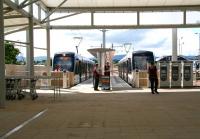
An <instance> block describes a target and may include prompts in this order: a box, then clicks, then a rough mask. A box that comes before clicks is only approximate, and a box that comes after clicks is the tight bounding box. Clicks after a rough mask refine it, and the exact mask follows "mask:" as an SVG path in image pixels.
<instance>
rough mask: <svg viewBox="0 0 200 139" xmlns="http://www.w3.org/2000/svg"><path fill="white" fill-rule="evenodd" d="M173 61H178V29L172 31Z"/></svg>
mask: <svg viewBox="0 0 200 139" xmlns="http://www.w3.org/2000/svg"><path fill="white" fill-rule="evenodd" d="M172 61H177V28H173V29H172Z"/></svg>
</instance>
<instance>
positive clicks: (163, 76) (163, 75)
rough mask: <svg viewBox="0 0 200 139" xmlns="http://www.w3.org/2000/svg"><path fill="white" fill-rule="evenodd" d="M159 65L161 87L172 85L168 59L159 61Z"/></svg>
mask: <svg viewBox="0 0 200 139" xmlns="http://www.w3.org/2000/svg"><path fill="white" fill-rule="evenodd" d="M158 67H159V81H160V83H159V85H160V88H169V87H170V82H169V81H170V80H169V62H168V61H160V62H159V63H158Z"/></svg>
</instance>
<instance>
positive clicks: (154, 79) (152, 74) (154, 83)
mask: <svg viewBox="0 0 200 139" xmlns="http://www.w3.org/2000/svg"><path fill="white" fill-rule="evenodd" d="M148 73H149V80H150V83H151V93H152V94H154V92H155V93H157V94H159V92H158V91H157V89H158V76H157V68H156V66H155V65H154V62H151V64H150V66H149V68H148Z"/></svg>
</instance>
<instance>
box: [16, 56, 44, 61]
mask: <svg viewBox="0 0 200 139" xmlns="http://www.w3.org/2000/svg"><path fill="white" fill-rule="evenodd" d="M44 60H47V57H46V56H37V57H35V58H34V61H44ZM17 61H26V57H23V56H17Z"/></svg>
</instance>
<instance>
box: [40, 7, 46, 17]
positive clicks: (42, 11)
mask: <svg viewBox="0 0 200 139" xmlns="http://www.w3.org/2000/svg"><path fill="white" fill-rule="evenodd" d="M45 17H46V14H45V11H44V10H43V9H41V19H44V18H45Z"/></svg>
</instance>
